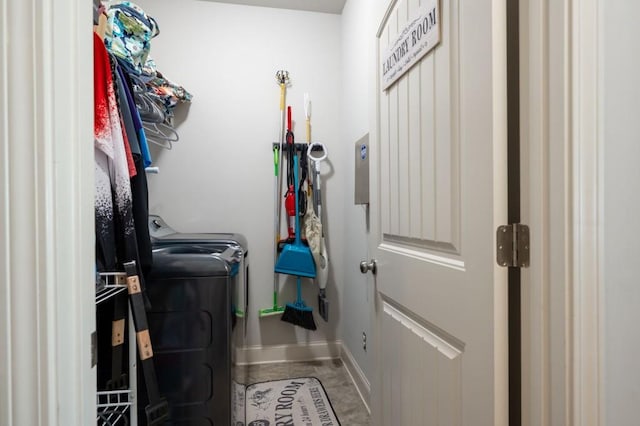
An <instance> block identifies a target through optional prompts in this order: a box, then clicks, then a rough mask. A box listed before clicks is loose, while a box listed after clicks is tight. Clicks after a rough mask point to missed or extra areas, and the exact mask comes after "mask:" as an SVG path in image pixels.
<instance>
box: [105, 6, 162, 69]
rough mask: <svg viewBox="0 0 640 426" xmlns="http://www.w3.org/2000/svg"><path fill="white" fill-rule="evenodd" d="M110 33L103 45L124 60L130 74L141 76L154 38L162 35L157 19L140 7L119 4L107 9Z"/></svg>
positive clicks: (107, 34) (108, 32)
mask: <svg viewBox="0 0 640 426" xmlns="http://www.w3.org/2000/svg"><path fill="white" fill-rule="evenodd" d="M107 17H108V31H107V33H106V34H105V38H104V42H105V44H106V46H107V49H108V50H109V52H111V53H113V54H114V55H116V57H118V58H119V59H122V60H123V62H124V65H125V67H127V69H128V71H129V72H133V73H134V74H138V75H139V74H141V73H142V67H143V66H144V64H145V63H146V61H147V57H148V56H149V50H150V49H151V39H152V38H153V37H155V36H157V35H158V34H160V28H159V27H158V24H157V23H156V21H155V19H153V18H152V17H150V16H148V15H147V14H146V13H145V12H144V10H142V8H141V7H140V6H138V5H137V4H135V3H133V2H130V1H117V2H112V3H110V4H109V9H108V10H107Z"/></svg>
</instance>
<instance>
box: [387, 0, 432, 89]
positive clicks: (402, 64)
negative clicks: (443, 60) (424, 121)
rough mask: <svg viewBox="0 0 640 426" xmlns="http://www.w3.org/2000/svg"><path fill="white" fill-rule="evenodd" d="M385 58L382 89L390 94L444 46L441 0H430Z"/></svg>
mask: <svg viewBox="0 0 640 426" xmlns="http://www.w3.org/2000/svg"><path fill="white" fill-rule="evenodd" d="M423 3H424V5H423V6H422V7H421V8H420V9H419V10H418V13H417V14H416V15H414V16H413V17H412V18H411V19H409V21H408V23H407V25H406V26H405V27H404V28H401V29H399V31H398V36H397V37H396V38H395V39H394V40H392V41H391V42H390V43H389V47H388V48H387V50H386V51H385V52H384V54H383V55H382V72H381V74H380V75H381V76H382V81H381V84H382V89H383V90H386V89H388V88H389V86H391V85H392V84H393V83H395V82H396V81H397V80H398V79H399V78H400V77H402V75H403V74H404V73H405V72H407V71H408V70H409V69H410V68H411V67H412V66H413V65H415V64H416V62H418V61H419V60H420V59H422V57H423V56H424V55H426V54H427V53H429V52H430V51H431V50H432V49H433V48H434V47H436V45H437V44H438V43H440V0H427V1H424V2H423Z"/></svg>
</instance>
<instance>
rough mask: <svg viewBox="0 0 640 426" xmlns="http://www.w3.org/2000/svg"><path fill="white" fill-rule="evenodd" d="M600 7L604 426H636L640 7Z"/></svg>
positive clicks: (639, 378) (639, 387)
mask: <svg viewBox="0 0 640 426" xmlns="http://www.w3.org/2000/svg"><path fill="white" fill-rule="evenodd" d="M603 3H605V2H601V5H602V4H603ZM601 7H602V11H603V14H602V21H601V22H602V23H603V28H602V29H603V31H602V34H603V50H602V56H601V57H600V58H601V71H602V80H601V83H602V94H603V103H602V110H601V116H602V117H603V121H602V124H603V128H602V136H603V144H602V146H603V147H604V265H603V266H604V268H603V271H604V275H603V284H604V300H605V302H604V309H605V324H604V342H603V346H604V394H603V395H604V418H605V420H606V421H605V423H604V424H606V425H616V426H631V425H636V424H638V401H640V368H639V363H638V353H640V279H639V278H638V277H639V274H638V269H637V264H638V257H639V256H640V239H638V235H639V234H640V225H639V222H638V217H639V216H640V167H638V161H639V159H640V136H639V135H640V57H639V56H638V54H637V52H638V47H637V44H638V40H640V27H638V25H637V22H636V21H637V17H638V16H640V3H638V2H630V1H624V0H608V1H606V7H604V6H601Z"/></svg>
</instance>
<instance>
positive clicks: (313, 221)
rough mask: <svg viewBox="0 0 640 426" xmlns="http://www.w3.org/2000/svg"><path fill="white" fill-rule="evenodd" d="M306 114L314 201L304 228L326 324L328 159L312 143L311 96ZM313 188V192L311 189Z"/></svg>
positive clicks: (322, 315)
mask: <svg viewBox="0 0 640 426" xmlns="http://www.w3.org/2000/svg"><path fill="white" fill-rule="evenodd" d="M304 114H305V117H306V127H307V143H308V144H309V146H308V148H307V158H308V159H309V164H310V165H312V173H309V174H310V175H311V174H313V179H312V182H311V184H310V185H309V189H310V191H309V196H310V197H312V199H313V209H309V208H308V209H307V213H306V215H305V217H304V228H305V235H306V237H307V241H308V243H309V247H310V248H311V253H312V254H313V259H314V261H315V263H316V272H317V277H316V282H317V283H318V288H319V292H318V311H319V312H320V316H321V317H322V319H324V320H325V322H328V321H329V301H328V300H327V296H326V289H327V280H328V278H329V257H328V255H327V247H326V244H325V241H324V231H323V229H322V193H321V188H320V162H321V161H323V160H324V159H326V158H327V154H328V152H327V148H326V147H325V146H324V144H322V143H320V142H314V143H311V101H310V99H309V94H308V93H305V94H304ZM315 147H320V148H321V150H322V151H321V152H322V154H321V155H320V156H319V157H316V156H314V155H313V151H314V148H315ZM312 188H313V191H311V189H312Z"/></svg>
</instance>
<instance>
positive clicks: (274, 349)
mask: <svg viewBox="0 0 640 426" xmlns="http://www.w3.org/2000/svg"><path fill="white" fill-rule="evenodd" d="M341 348H342V342H340V341H335V342H311V343H292V344H288V345H273V346H262V345H256V346H247V347H245V348H241V349H238V352H236V355H237V358H236V362H237V363H238V364H241V365H242V364H271V363H277V362H296V361H312V360H323V359H336V358H340V354H341Z"/></svg>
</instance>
